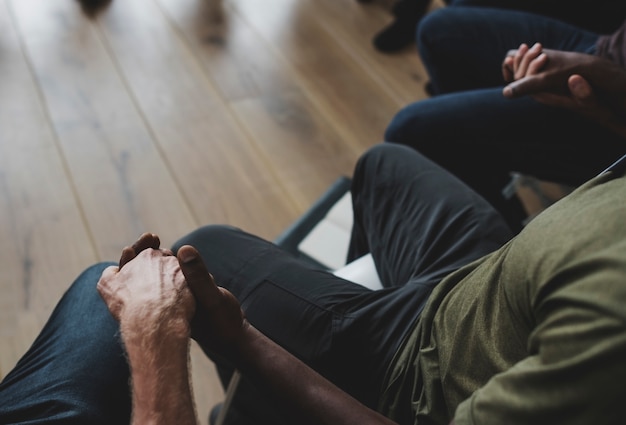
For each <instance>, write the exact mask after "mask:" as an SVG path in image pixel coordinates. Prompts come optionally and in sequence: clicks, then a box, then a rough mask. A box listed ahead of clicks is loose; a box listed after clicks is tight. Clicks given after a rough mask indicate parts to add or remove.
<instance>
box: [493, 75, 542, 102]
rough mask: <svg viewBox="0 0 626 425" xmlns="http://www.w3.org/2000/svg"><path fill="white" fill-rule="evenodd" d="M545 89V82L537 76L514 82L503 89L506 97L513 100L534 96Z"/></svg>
mask: <svg viewBox="0 0 626 425" xmlns="http://www.w3.org/2000/svg"><path fill="white" fill-rule="evenodd" d="M543 89H544V82H543V81H542V80H540V79H539V78H538V77H536V76H530V77H524V78H521V79H519V80H516V81H513V82H512V83H510V84H508V85H506V86H505V87H504V89H502V94H503V95H504V97H506V98H509V99H513V98H516V97H521V96H525V95H527V94H534V93H537V92H540V91H543Z"/></svg>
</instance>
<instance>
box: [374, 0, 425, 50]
mask: <svg viewBox="0 0 626 425" xmlns="http://www.w3.org/2000/svg"><path fill="white" fill-rule="evenodd" d="M429 5H430V0H398V1H396V3H395V4H394V6H393V10H392V12H393V18H394V20H393V21H392V22H391V23H390V24H389V25H388V26H386V27H385V28H383V29H382V30H381V31H380V32H379V33H378V34H376V36H375V37H374V40H373V44H374V47H376V49H378V50H379V51H381V52H386V53H392V52H396V51H398V50H401V49H404V48H405V47H408V46H409V45H410V44H412V43H413V41H414V40H415V27H416V26H417V23H418V22H419V20H420V19H421V18H422V16H424V14H425V13H426V11H427V9H428V7H429Z"/></svg>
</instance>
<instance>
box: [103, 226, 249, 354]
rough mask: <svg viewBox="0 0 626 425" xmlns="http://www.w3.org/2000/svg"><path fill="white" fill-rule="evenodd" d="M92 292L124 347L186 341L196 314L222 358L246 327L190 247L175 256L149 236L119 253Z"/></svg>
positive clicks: (237, 309) (236, 306) (229, 297)
mask: <svg viewBox="0 0 626 425" xmlns="http://www.w3.org/2000/svg"><path fill="white" fill-rule="evenodd" d="M97 288H98V292H99V293H100V295H101V297H102V299H103V300H104V302H105V303H106V305H107V307H108V309H109V311H110V312H111V314H112V315H113V317H114V318H115V319H116V320H117V321H118V322H119V323H120V328H121V331H122V337H123V339H124V341H125V342H126V343H128V342H129V339H131V340H132V341H133V342H139V343H141V341H143V340H145V339H146V338H151V339H153V340H155V339H159V340H161V342H162V341H163V340H172V339H176V340H185V341H186V340H187V339H188V338H189V337H190V336H191V334H192V329H191V323H192V319H194V316H197V315H201V316H202V317H196V319H198V321H199V322H200V323H202V326H203V332H205V333H207V335H208V338H206V340H207V341H209V343H210V345H211V347H209V348H211V349H213V350H215V351H216V352H219V353H225V354H226V353H228V352H230V351H232V350H234V349H235V347H236V344H237V340H238V338H239V336H240V335H241V334H242V332H243V328H244V327H245V326H246V325H247V321H246V320H245V317H244V314H243V312H242V310H241V307H240V305H239V303H238V301H237V300H236V299H235V297H234V296H233V295H232V294H231V293H230V292H229V291H227V290H226V289H224V288H221V287H218V286H217V285H216V284H215V281H214V279H213V276H212V275H211V274H210V273H209V272H208V271H207V269H206V266H205V265H204V262H203V261H202V259H201V257H200V255H199V253H198V251H196V249H195V248H193V247H191V246H189V245H185V246H183V247H181V248H180V249H179V251H178V253H177V256H174V254H173V253H172V252H171V251H170V250H167V249H161V248H160V240H159V238H158V236H156V235H154V234H151V233H145V234H143V235H142V236H141V237H140V238H139V239H138V240H137V241H136V242H135V243H134V244H133V245H132V246H129V247H126V248H124V249H123V250H122V255H121V258H120V262H119V265H118V266H110V267H107V268H106V269H105V270H104V271H103V273H102V275H101V277H100V280H99V282H98V286H97ZM198 307H200V308H198ZM138 340H139V341H138Z"/></svg>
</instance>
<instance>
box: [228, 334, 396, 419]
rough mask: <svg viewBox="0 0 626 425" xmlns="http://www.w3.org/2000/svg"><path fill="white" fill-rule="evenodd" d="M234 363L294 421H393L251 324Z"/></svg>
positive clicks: (244, 335)
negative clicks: (333, 382) (349, 393)
mask: <svg viewBox="0 0 626 425" xmlns="http://www.w3.org/2000/svg"><path fill="white" fill-rule="evenodd" d="M235 359H236V365H237V366H238V368H239V369H240V370H241V372H242V374H243V375H245V376H246V377H247V378H248V379H251V380H252V381H253V382H255V384H256V385H257V386H258V387H259V388H261V389H262V390H263V391H264V392H266V393H267V394H269V395H270V396H271V397H272V398H273V399H274V400H276V401H277V402H278V404H279V405H280V406H281V409H284V413H285V414H287V416H288V417H289V418H290V419H291V421H292V422H293V423H298V424H315V425H326V424H327V425H330V424H332V425H342V424H363V425H367V424H382V425H389V424H393V423H394V422H392V421H391V420H389V419H387V418H385V417H384V416H382V415H381V414H379V413H378V412H376V411H374V410H372V409H369V408H367V407H366V406H364V405H363V404H361V403H360V402H358V401H357V400H356V399H354V398H353V397H351V396H350V395H348V394H347V393H345V392H344V391H342V390H341V389H339V388H338V387H337V386H335V385H334V384H332V383H331V382H330V381H328V380H327V379H325V378H324V377H322V376H321V375H319V374H318V373H317V372H315V371H314V370H313V369H311V368H310V367H308V366H307V365H306V364H304V363H303V362H301V361H300V360H298V359H297V358H296V357H294V356H292V355H291V354H290V353H288V352H287V351H285V350H284V349H283V348H282V347H280V346H278V345H277V344H275V343H274V342H273V341H271V340H270V339H269V338H267V337H265V336H264V335H263V334H261V333H260V332H259V331H258V330H256V329H255V328H253V327H252V326H250V325H248V326H246V329H245V331H244V334H243V340H242V342H241V343H240V344H239V347H238V349H237V353H236V354H235Z"/></svg>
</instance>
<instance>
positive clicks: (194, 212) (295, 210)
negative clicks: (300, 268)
mask: <svg viewBox="0 0 626 425" xmlns="http://www.w3.org/2000/svg"><path fill="white" fill-rule="evenodd" d="M211 1H212V0H124V1H122V0H113V1H112V2H111V4H110V5H109V7H108V8H106V9H105V10H104V11H103V12H102V13H100V14H99V15H98V16H96V17H95V18H89V17H87V16H85V14H84V13H83V12H82V10H81V8H80V7H79V5H78V2H76V1H73V0H45V1H43V0H0V249H1V251H0V252H1V253H2V254H1V255H0V377H1V376H4V375H6V373H8V371H9V370H10V369H11V368H12V367H13V366H14V365H15V363H16V362H17V360H18V359H19V357H20V356H21V355H22V354H23V353H24V351H25V350H26V349H27V348H28V346H29V345H30V344H31V343H32V341H33V339H34V338H35V336H36V335H37V333H38V332H39V330H40V329H41V327H42V326H43V324H44V322H45V320H46V319H47V317H48V316H49V314H50V312H51V311H52V308H53V307H54V305H55V303H56V301H57V300H58V299H59V297H60V296H61V294H62V293H63V292H64V291H65V289H67V287H68V286H69V285H70V284H71V282H72V280H73V279H74V278H75V277H76V276H77V275H78V274H79V273H80V272H81V271H82V270H83V269H85V268H86V267H88V266H89V265H91V264H93V263H94V262H97V261H104V260H116V259H117V258H118V255H119V252H120V250H121V248H122V247H123V246H125V245H126V244H128V243H130V242H132V241H133V240H134V239H135V238H136V237H137V236H138V235H139V234H140V233H142V232H144V231H151V232H155V233H158V234H159V235H160V236H161V238H162V241H163V245H164V246H170V245H171V244H172V243H173V242H174V241H176V240H177V239H178V238H179V237H181V236H183V235H184V234H185V233H187V232H188V231H190V230H192V229H194V228H196V227H198V226H201V225H204V224H209V223H224V224H230V225H234V226H238V227H241V228H243V229H244V230H247V231H250V232H252V233H255V234H258V235H260V236H262V237H264V238H267V239H270V240H271V239H273V238H275V237H276V236H277V235H278V234H279V233H280V232H282V231H283V230H284V229H285V228H287V227H288V226H289V224H291V223H292V222H293V221H294V220H295V219H296V218H297V217H299V216H300V215H301V214H302V213H303V212H304V211H305V210H306V209H307V208H308V207H309V206H310V205H311V204H312V203H313V202H314V201H315V200H316V199H317V198H318V197H319V196H320V195H321V194H322V193H323V192H324V191H325V190H326V189H327V187H328V185H329V184H330V183H332V182H333V181H334V180H335V179H337V178H338V177H339V176H341V175H350V174H351V172H352V169H353V167H354V164H355V162H356V159H357V158H358V156H359V155H360V154H361V153H362V152H363V150H365V149H367V148H368V147H369V146H371V145H373V144H375V143H377V142H379V141H380V140H381V137H382V134H383V132H384V129H385V127H386V125H387V123H388V122H389V120H390V119H391V117H392V116H393V114H394V113H395V112H396V111H397V110H398V109H399V108H400V107H401V106H403V105H404V104H405V103H407V102H409V101H412V100H416V99H417V98H419V97H420V96H423V92H421V91H420V90H421V87H422V83H423V81H424V79H425V77H424V74H423V68H422V67H421V64H420V62H419V58H418V57H417V55H416V53H415V51H414V50H410V49H409V50H407V51H406V52H403V53H401V54H398V55H393V56H387V55H381V54H379V53H377V52H375V51H374V50H373V48H372V47H371V36H372V35H373V34H374V33H375V32H376V31H378V30H379V29H380V28H381V27H382V26H383V25H385V24H386V23H387V22H388V21H389V19H390V16H389V13H388V8H389V5H390V1H388V0H380V1H378V2H374V3H373V4H368V5H364V4H359V3H358V2H356V1H355V0H319V1H314V0H263V1H258V0H228V1H226V2H225V8H224V9H225V16H224V20H223V21H222V22H216V21H215V20H213V19H212V16H211V13H210V10H211V7H212V6H211V4H210V2H211ZM191 359H192V369H193V383H194V392H195V398H196V404H197V410H198V415H199V417H200V421H201V422H205V421H206V417H207V415H208V412H209V410H210V408H211V407H212V406H213V405H214V404H215V403H217V402H219V401H220V400H221V398H222V397H223V391H222V389H221V387H220V385H219V383H218V380H217V378H216V374H215V371H214V368H213V365H212V363H211V362H210V360H208V359H207V357H206V356H204V354H203V353H202V352H201V350H200V349H199V348H198V347H197V345H195V344H192V355H191Z"/></svg>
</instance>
